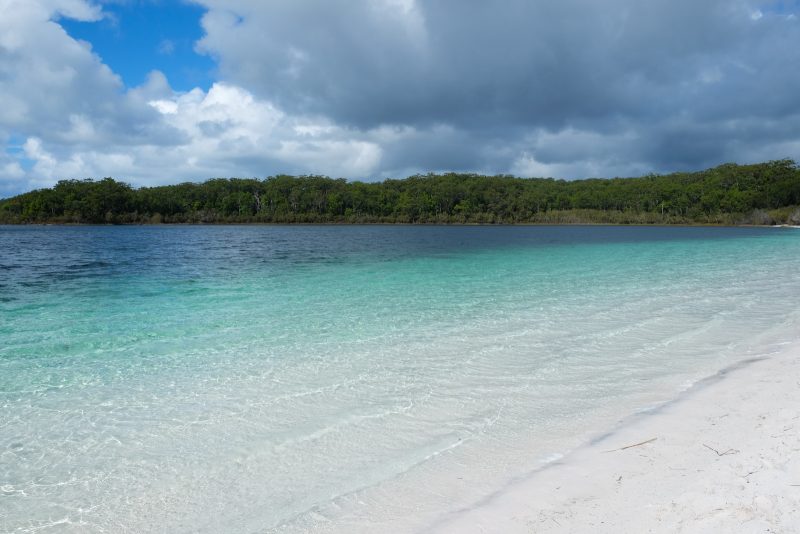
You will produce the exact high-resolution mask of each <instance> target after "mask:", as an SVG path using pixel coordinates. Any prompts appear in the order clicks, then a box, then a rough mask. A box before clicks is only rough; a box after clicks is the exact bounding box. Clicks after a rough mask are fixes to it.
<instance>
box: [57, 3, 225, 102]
mask: <svg viewBox="0 0 800 534" xmlns="http://www.w3.org/2000/svg"><path fill="white" fill-rule="evenodd" d="M103 12H104V13H105V16H104V17H103V19H102V20H100V21H97V22H81V21H76V20H72V19H68V18H62V19H60V20H59V21H58V22H59V23H60V24H61V25H62V26H63V27H64V29H65V30H66V31H67V33H69V34H70V35H71V36H72V37H74V38H76V39H81V40H83V41H87V42H89V43H91V45H92V49H93V50H94V52H95V53H96V54H98V55H99V56H100V57H101V58H102V60H103V62H104V63H106V64H107V65H108V66H109V67H110V68H111V69H112V70H113V71H114V72H115V73H117V74H118V75H119V76H120V77H121V78H122V81H123V82H124V83H125V85H126V86H127V87H135V86H137V85H141V84H142V83H144V81H145V80H146V79H147V75H148V73H149V72H151V71H153V70H160V71H162V72H163V73H164V74H165V75H166V76H167V78H168V79H169V82H170V85H171V86H172V87H173V89H175V90H177V91H188V90H191V89H193V88H195V87H200V88H202V89H208V88H209V87H210V86H211V84H212V83H213V82H214V74H215V70H216V64H215V62H214V60H213V59H212V58H210V57H208V56H206V55H202V54H198V53H197V52H195V49H194V45H195V43H196V42H197V40H198V39H200V38H201V37H202V36H203V29H202V27H201V26H200V19H201V17H202V16H203V13H204V10H203V8H202V7H200V6H197V5H194V4H190V3H188V2H183V1H179V0H164V1H158V0H129V1H115V2H104V3H103Z"/></svg>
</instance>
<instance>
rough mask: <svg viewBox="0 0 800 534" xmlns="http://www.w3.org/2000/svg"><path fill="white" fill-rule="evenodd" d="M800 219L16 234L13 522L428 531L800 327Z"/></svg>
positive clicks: (2, 312)
mask: <svg viewBox="0 0 800 534" xmlns="http://www.w3.org/2000/svg"><path fill="white" fill-rule="evenodd" d="M799 263H800V230H796V229H777V228H700V227H691V228H689V227H686V228H684V227H675V228H672V227H670V228H666V227H611V226H569V227H559V226H552V227H547V226H531V227H524V226H519V227H485V226H453V227H439V226H146V227H113V226H98V227H91V226H87V227H58V226H13V227H12V226H0V407H1V410H0V531H3V532H6V531H8V532H33V531H36V532H222V531H226V532H272V531H280V532H308V531H314V532H358V531H374V532H380V531H388V530H391V531H393V532H407V531H408V532H413V531H418V530H424V529H425V527H426V525H430V524H431V523H432V522H434V521H436V520H437V518H439V517H441V516H442V515H443V514H446V513H450V512H454V511H457V510H459V509H461V508H465V507H468V506H470V505H472V504H474V503H475V502H477V501H479V500H480V499H483V498H485V497H486V496H487V495H490V494H491V493H492V492H494V491H497V490H499V489H501V488H503V487H504V486H505V485H507V484H508V483H509V482H511V481H512V480H514V479H518V478H519V477H522V476H526V475H527V474H529V473H532V472H534V471H536V470H537V469H540V468H541V467H542V466H545V465H547V464H548V462H552V461H553V460H555V459H558V458H560V457H561V456H562V455H564V454H566V453H567V452H569V451H570V450H572V449H574V448H575V447H577V446H579V445H581V444H583V443H586V442H587V441H589V440H591V439H592V438H593V437H595V436H597V435H599V434H601V433H603V432H605V431H608V430H609V429H611V428H613V427H614V426H615V425H617V424H618V423H619V421H620V420H621V419H623V418H625V417H627V416H629V415H630V414H632V413H635V412H637V411H641V410H645V409H647V408H649V407H653V406H656V405H658V404H659V403H663V402H665V401H668V400H669V399H672V398H674V397H675V396H677V395H679V394H680V393H681V391H684V390H685V389H686V388H688V387H689V386H690V385H691V384H693V383H695V382H696V381H698V380H700V379H702V378H704V377H706V376H708V375H710V374H712V373H714V372H716V371H717V370H719V369H721V368H724V367H725V366H727V365H730V364H733V363H735V362H737V361H741V360H744V359H747V358H753V357H758V356H763V355H768V354H770V353H773V352H775V351H777V350H778V349H779V347H781V346H782V345H784V344H786V343H790V342H795V341H797V340H798V338H800V306H799V305H798V302H800V269H798V264H799Z"/></svg>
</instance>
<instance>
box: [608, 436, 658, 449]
mask: <svg viewBox="0 0 800 534" xmlns="http://www.w3.org/2000/svg"><path fill="white" fill-rule="evenodd" d="M657 439H658V438H651V439H648V440H647V441H642V442H640V443H634V444H633V445H626V446H624V447H620V448H619V449H611V450H610V451H603V452H617V451H624V450H625V449H632V448H634V447H639V446H641V445H647V444H648V443H653V442H654V441H655V440H657Z"/></svg>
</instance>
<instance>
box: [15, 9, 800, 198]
mask: <svg viewBox="0 0 800 534" xmlns="http://www.w3.org/2000/svg"><path fill="white" fill-rule="evenodd" d="M798 95H800V0H784V1H775V0H768V1H767V0H649V1H647V2H643V1H641V0H604V1H603V2H598V1H597V0H502V1H499V0H498V1H486V0H268V1H267V0H191V1H189V0H185V1H184V0H171V1H170V0H105V1H100V0H0V197H5V196H10V195H13V194H17V193H20V192H23V191H27V190H30V189H35V188H40V187H47V186H50V185H52V184H54V183H55V182H56V181H58V180H60V179H72V178H78V179H81V178H102V177H105V176H112V177H115V178H117V179H120V180H124V181H126V182H129V183H131V184H133V185H135V186H142V185H156V184H167V183H178V182H183V181H202V180H205V179H208V178H211V177H230V176H240V177H260V178H263V177H266V176H270V175H275V174H281V173H286V174H325V175H329V176H333V177H346V178H350V179H359V180H369V181H371V180H381V179H384V178H388V177H396V178H402V177H405V176H408V175H411V174H414V173H426V172H444V171H451V170H452V171H461V172H479V173H484V174H514V175H518V176H525V177H528V176H541V177H555V178H566V179H574V178H585V177H612V176H636V175H642V174H647V173H667V172H673V171H683V170H697V169H703V168H707V167H711V166H714V165H717V164H720V163H725V162H737V163H748V162H756V161H767V160H773V159H782V158H792V159H797V160H800V97H798Z"/></svg>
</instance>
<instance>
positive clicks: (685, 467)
mask: <svg viewBox="0 0 800 534" xmlns="http://www.w3.org/2000/svg"><path fill="white" fill-rule="evenodd" d="M626 447H627V448H626ZM609 451H611V452H609ZM432 530H433V531H434V532H443V533H458V534H464V533H473V532H491V533H495V532H496V533H504V534H505V533H516V532H526V533H540V532H547V533H550V532H590V533H596V532H608V533H612V532H613V533H623V532H631V533H645V532H665V533H666V532H670V533H672V532H693V533H694V532H697V533H699V532H703V533H706V532H708V533H727V532H737V533H738V532H742V533H755V532H759V533H761V532H780V533H800V346H797V345H792V346H788V347H787V348H786V350H784V351H783V352H781V353H780V354H776V355H774V356H771V357H769V358H766V359H761V360H758V361H751V362H749V363H745V364H742V365H739V366H735V367H732V368H730V369H728V370H726V371H724V372H721V373H720V374H719V375H718V376H716V377H712V378H710V379H708V380H705V381H703V382H702V383H700V384H698V385H697V386H695V387H694V388H692V389H691V390H689V391H688V392H687V393H686V394H685V395H683V396H681V398H679V399H678V400H676V401H674V402H672V403H669V404H667V405H665V406H663V407H661V408H659V409H658V410H656V411H655V412H653V413H650V414H644V415H640V416H636V417H634V418H632V419H631V420H630V421H628V423H627V424H625V425H623V426H622V427H621V428H620V429H619V430H618V431H616V432H614V433H613V434H610V435H608V436H605V437H603V438H600V439H598V440H597V441H596V442H595V443H593V444H591V445H588V446H586V447H584V448H582V449H579V450H578V451H576V452H574V453H572V454H570V455H569V456H568V457H566V458H565V459H564V460H563V461H561V462H559V463H556V464H553V465H551V466H549V467H547V468H546V469H543V470H541V471H539V472H537V473H535V474H533V475H532V476H530V477H528V478H526V479H524V480H522V481H520V482H518V483H515V484H513V485H512V486H510V487H508V488H506V489H505V490H503V491H502V492H499V493H497V494H496V495H493V496H492V497H490V498H488V499H486V500H485V501H484V502H482V503H479V504H478V505H477V506H475V507H474V508H471V509H469V510H464V511H461V512H459V513H456V514H452V515H450V516H448V517H445V518H443V521H442V522H441V523H439V524H437V525H436V526H435V527H434V528H433V529H432Z"/></svg>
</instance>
